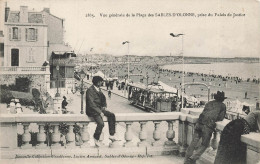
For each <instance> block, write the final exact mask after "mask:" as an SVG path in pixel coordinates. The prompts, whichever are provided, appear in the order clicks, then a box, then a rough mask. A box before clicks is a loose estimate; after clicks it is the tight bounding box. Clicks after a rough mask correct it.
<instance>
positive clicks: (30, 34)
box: [26, 28, 38, 41]
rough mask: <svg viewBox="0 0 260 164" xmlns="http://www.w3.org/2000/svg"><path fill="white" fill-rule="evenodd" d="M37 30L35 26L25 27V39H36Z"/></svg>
mask: <svg viewBox="0 0 260 164" xmlns="http://www.w3.org/2000/svg"><path fill="white" fill-rule="evenodd" d="M37 35H38V31H37V29H35V28H27V29H26V40H27V41H37Z"/></svg>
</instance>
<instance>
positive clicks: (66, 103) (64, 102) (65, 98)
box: [61, 96, 68, 114]
mask: <svg viewBox="0 0 260 164" xmlns="http://www.w3.org/2000/svg"><path fill="white" fill-rule="evenodd" d="M67 105H68V102H67V97H66V96H63V101H62V103H61V108H62V114H66V113H68V111H67Z"/></svg>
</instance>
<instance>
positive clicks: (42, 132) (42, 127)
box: [36, 124, 47, 148]
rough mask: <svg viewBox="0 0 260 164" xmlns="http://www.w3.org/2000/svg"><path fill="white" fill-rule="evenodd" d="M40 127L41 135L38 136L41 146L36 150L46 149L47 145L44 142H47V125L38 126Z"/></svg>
mask: <svg viewBox="0 0 260 164" xmlns="http://www.w3.org/2000/svg"><path fill="white" fill-rule="evenodd" d="M38 125H39V133H38V134H37V141H38V143H39V144H38V145H37V146H36V148H46V147H47V145H46V144H44V142H45V141H46V134H45V133H44V125H45V124H38Z"/></svg>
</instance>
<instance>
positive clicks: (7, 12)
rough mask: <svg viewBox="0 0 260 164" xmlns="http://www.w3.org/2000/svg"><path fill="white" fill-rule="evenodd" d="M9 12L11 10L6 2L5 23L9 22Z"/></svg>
mask: <svg viewBox="0 0 260 164" xmlns="http://www.w3.org/2000/svg"><path fill="white" fill-rule="evenodd" d="M9 12H10V8H9V7H7V2H5V22H7V20H8V16H9Z"/></svg>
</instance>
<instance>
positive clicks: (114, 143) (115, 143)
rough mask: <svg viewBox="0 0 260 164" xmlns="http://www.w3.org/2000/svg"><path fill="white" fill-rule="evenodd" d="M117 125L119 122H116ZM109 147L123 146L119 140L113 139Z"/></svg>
mask: <svg viewBox="0 0 260 164" xmlns="http://www.w3.org/2000/svg"><path fill="white" fill-rule="evenodd" d="M116 126H117V123H116ZM115 128H116V127H115ZM109 147H111V148H118V147H121V146H120V144H119V141H112V142H110V143H109Z"/></svg>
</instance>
